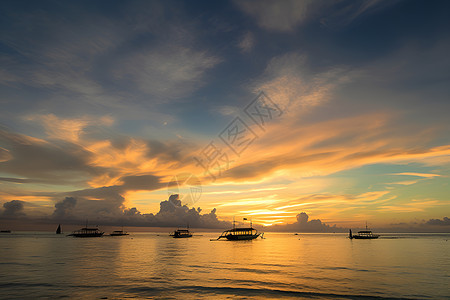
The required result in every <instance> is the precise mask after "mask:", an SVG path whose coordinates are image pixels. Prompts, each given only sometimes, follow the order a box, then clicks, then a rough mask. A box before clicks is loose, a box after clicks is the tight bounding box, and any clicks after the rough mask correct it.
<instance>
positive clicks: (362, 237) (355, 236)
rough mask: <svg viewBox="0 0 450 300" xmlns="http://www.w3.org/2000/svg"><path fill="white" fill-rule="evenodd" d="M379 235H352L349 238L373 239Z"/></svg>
mask: <svg viewBox="0 0 450 300" xmlns="http://www.w3.org/2000/svg"><path fill="white" fill-rule="evenodd" d="M379 237H380V236H377V235H374V236H357V235H354V236H352V237H351V239H357V240H373V239H377V238H379Z"/></svg>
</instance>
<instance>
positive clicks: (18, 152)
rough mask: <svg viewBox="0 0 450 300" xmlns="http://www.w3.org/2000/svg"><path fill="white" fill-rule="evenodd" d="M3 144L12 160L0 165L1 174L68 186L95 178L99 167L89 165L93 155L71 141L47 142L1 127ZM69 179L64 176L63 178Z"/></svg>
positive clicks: (0, 138) (0, 136) (0, 142)
mask: <svg viewBox="0 0 450 300" xmlns="http://www.w3.org/2000/svg"><path fill="white" fill-rule="evenodd" d="M0 144H1V145H2V146H4V147H5V148H7V149H8V152H9V154H10V159H8V160H7V161H3V162H0V171H2V172H4V173H8V174H14V175H19V176H21V177H26V178H29V179H36V180H41V181H42V180H51V181H52V182H53V183H55V184H57V183H65V182H67V181H70V180H75V179H76V178H78V180H79V179H80V176H88V175H95V174H98V173H99V172H100V168H97V167H93V166H91V165H90V161H91V159H92V158H93V156H92V153H91V152H90V151H88V150H86V149H84V148H83V147H81V146H79V145H77V144H73V143H69V142H64V141H60V142H53V143H50V142H47V141H45V140H42V139H37V138H32V137H29V136H26V135H21V134H16V133H11V132H9V131H6V130H4V129H1V128H0ZM63 174H65V175H66V176H64V177H62V176H61V175H63Z"/></svg>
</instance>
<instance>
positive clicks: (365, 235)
mask: <svg viewBox="0 0 450 300" xmlns="http://www.w3.org/2000/svg"><path fill="white" fill-rule="evenodd" d="M379 237H380V235H379V234H373V233H372V231H370V230H368V229H367V223H366V230H361V231H358V233H357V234H352V230H351V229H350V231H349V234H348V238H349V239H357V240H369V239H377V238H379Z"/></svg>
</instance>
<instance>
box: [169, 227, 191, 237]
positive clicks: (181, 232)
mask: <svg viewBox="0 0 450 300" xmlns="http://www.w3.org/2000/svg"><path fill="white" fill-rule="evenodd" d="M170 236H171V237H173V238H174V239H181V238H190V237H192V233H191V232H190V231H189V229H177V230H175V231H174V232H172V233H171V234H170Z"/></svg>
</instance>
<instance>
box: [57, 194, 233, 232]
mask: <svg viewBox="0 0 450 300" xmlns="http://www.w3.org/2000/svg"><path fill="white" fill-rule="evenodd" d="M95 192H97V197H98V196H99V195H102V196H104V197H105V199H104V200H100V199H97V200H88V197H87V196H88V195H90V196H91V197H92V196H94V195H95ZM108 194H109V197H108ZM81 195H83V196H81ZM114 198H115V200H113V199H114ZM91 199H92V198H91ZM123 200H124V198H122V197H121V196H120V195H119V194H118V193H117V190H116V189H114V188H104V189H96V190H95V191H91V192H90V193H89V192H87V191H85V192H80V193H77V198H76V199H75V198H74V197H66V198H65V199H64V200H63V201H61V202H58V203H56V205H55V211H54V213H53V218H54V219H58V220H61V221H64V222H65V223H66V224H67V223H72V224H77V223H80V222H81V223H82V222H83V221H84V220H85V219H88V220H90V221H92V222H95V223H99V224H101V225H116V226H117V225H125V226H146V227H181V226H190V227H195V228H209V229H213V228H227V227H230V226H231V224H230V223H229V222H225V221H220V220H219V219H218V218H217V215H216V209H213V210H211V211H210V212H209V213H204V214H201V211H202V210H201V209H200V208H194V207H192V208H189V207H187V206H186V205H182V204H181V200H180V199H179V195H171V196H170V197H169V199H168V200H165V201H162V202H161V203H160V209H159V212H158V213H156V214H151V213H150V214H142V213H141V212H140V211H139V210H138V209H137V208H136V207H132V208H125V207H124V206H122V205H121V203H122V202H123Z"/></svg>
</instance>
